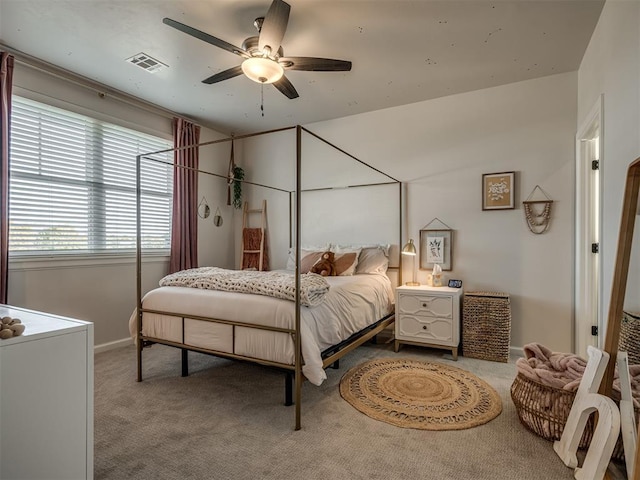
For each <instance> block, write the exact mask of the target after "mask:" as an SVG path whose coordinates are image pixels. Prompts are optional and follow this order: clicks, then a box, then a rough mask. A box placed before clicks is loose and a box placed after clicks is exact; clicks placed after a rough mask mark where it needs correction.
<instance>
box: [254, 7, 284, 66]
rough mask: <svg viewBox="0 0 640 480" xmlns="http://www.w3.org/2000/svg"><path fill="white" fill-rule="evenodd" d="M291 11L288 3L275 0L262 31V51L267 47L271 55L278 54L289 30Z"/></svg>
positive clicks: (259, 41)
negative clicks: (285, 33)
mask: <svg viewBox="0 0 640 480" xmlns="http://www.w3.org/2000/svg"><path fill="white" fill-rule="evenodd" d="M289 10H291V6H290V5H289V4H288V3H287V2H283V1H282V0H273V2H272V3H271V6H270V7H269V11H268V12H267V15H266V16H265V17H264V22H263V23H262V28H261V30H260V37H259V39H258V48H259V49H260V50H262V51H264V49H265V47H269V49H270V51H271V54H275V53H277V52H278V49H279V48H280V44H281V43H282V39H283V38H284V32H285V31H286V30H287V23H288V22H289Z"/></svg>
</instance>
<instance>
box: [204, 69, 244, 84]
mask: <svg viewBox="0 0 640 480" xmlns="http://www.w3.org/2000/svg"><path fill="white" fill-rule="evenodd" d="M240 74H242V66H241V65H238V66H237V67H232V68H229V69H228V70H225V71H224V72H219V73H216V74H215V75H211V76H210V77H209V78H205V79H204V80H202V83H207V84H209V85H211V84H212V83H218V82H221V81H223V80H229V79H230V78H233V77H237V76H238V75H240Z"/></svg>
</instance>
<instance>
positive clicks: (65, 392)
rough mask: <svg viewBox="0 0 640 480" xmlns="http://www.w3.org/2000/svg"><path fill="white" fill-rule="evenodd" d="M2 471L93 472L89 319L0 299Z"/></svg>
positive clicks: (28, 474) (62, 475) (70, 475)
mask: <svg viewBox="0 0 640 480" xmlns="http://www.w3.org/2000/svg"><path fill="white" fill-rule="evenodd" d="M6 316H10V317H13V318H19V319H20V320H21V321H22V323H23V324H24V325H25V326H26V329H25V331H24V333H23V334H22V335H21V336H19V337H13V338H9V339H6V340H0V479H2V480H8V479H11V480H13V479H30V480H35V479H47V480H53V479H65V480H75V479H92V478H93V324H92V323H89V322H83V321H80V320H74V319H71V318H65V317H60V316H56V315H51V314H48V313H42V312H35V311H32V310H25V309H22V308H16V307H9V306H6V305H0V317H6Z"/></svg>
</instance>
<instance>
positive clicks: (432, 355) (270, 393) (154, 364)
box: [95, 344, 573, 480]
mask: <svg viewBox="0 0 640 480" xmlns="http://www.w3.org/2000/svg"><path fill="white" fill-rule="evenodd" d="M395 355H398V356H402V357H409V358H414V359H417V360H425V361H434V362H438V363H443V364H447V365H451V366H454V367H458V368H462V369H464V370H467V371H469V372H471V373H473V374H474V375H477V376H478V377H479V378H481V379H483V380H484V381H486V382H488V383H489V384H490V385H491V386H492V387H493V388H495V389H496V391H497V392H498V393H499V395H500V397H501V400H502V404H503V412H502V413H501V414H500V415H499V416H498V417H497V418H495V419H494V420H492V421H490V422H489V423H487V424H485V425H481V426H479V427H476V428H471V429H467V430H457V431H442V432H435V431H428V430H413V429H404V428H398V427H395V426H393V425H388V424H386V423H383V422H379V421H376V420H374V419H371V418H369V417H367V416H365V415H362V414H361V413H360V412H358V411H356V410H355V409H354V408H353V407H351V405H349V404H348V403H347V402H345V401H344V400H343V399H342V398H341V396H340V393H339V391H338V387H339V382H340V378H341V377H342V376H343V374H344V372H346V371H348V370H349V369H351V368H352V367H354V366H356V365H358V364H361V363H363V362H365V361H368V360H372V359H374V358H381V357H393V356H395ZM191 358H192V362H191V376H189V377H187V378H182V377H180V352H179V351H178V350H176V349H172V348H169V347H163V346H159V345H155V346H153V347H152V348H150V349H148V350H146V351H145V353H144V359H145V363H144V381H143V382H142V383H137V382H136V381H135V376H136V362H135V349H134V348H133V347H125V348H120V349H117V350H112V351H109V352H104V353H100V354H98V355H96V361H95V478H96V479H102V480H106V479H109V480H122V479H128V478H131V479H141V480H163V479H180V480H183V479H215V480H245V479H246V480H256V479H281V480H287V479H296V480H297V479H304V480H315V479H318V480H320V479H322V480H327V479H350V480H357V479H380V480H390V479H433V480H466V479H469V480H471V479H473V480H501V479H504V480H528V479H531V480H541V479H544V480H563V479H566V480H570V479H572V478H573V474H572V471H571V470H570V469H568V468H566V467H565V466H564V465H563V464H562V462H561V461H560V459H559V458H558V457H557V456H556V455H555V453H554V452H553V449H552V445H551V443H550V442H547V441H546V440H543V439H541V438H539V437H537V436H535V435H533V434H532V433H530V432H529V431H527V430H526V429H525V428H524V427H523V426H522V425H521V424H520V422H519V421H518V417H517V415H516V412H515V409H514V407H513V404H512V402H511V399H510V396H509V387H510V385H511V382H512V381H513V378H514V377H515V372H516V370H515V365H514V364H513V363H509V364H504V363H495V362H489V361H485V360H474V359H468V358H464V357H461V358H460V359H459V361H458V362H454V361H452V360H451V356H450V355H449V354H445V353H443V352H442V351H437V350H432V351H430V350H427V349H422V348H419V347H415V348H414V347H403V349H402V351H401V352H400V353H399V354H395V353H394V352H393V349H392V348H391V346H390V345H388V344H384V345H373V344H367V345H364V346H362V347H359V348H358V349H356V350H355V351H353V352H351V353H350V354H349V355H347V356H346V357H345V358H343V359H342V360H341V368H340V369H339V370H332V369H329V370H328V371H327V374H328V377H329V378H328V379H327V380H326V381H325V382H324V383H323V384H322V385H321V386H320V387H316V386H314V385H311V384H309V383H306V384H305V385H304V386H303V392H302V393H303V402H302V430H300V431H297V432H296V431H294V430H293V426H294V411H293V409H292V408H291V407H284V406H283V405H282V403H283V400H284V392H283V390H284V379H283V375H282V374H281V373H280V372H276V371H274V370H272V369H269V368H265V367H260V366H257V365H251V364H245V363H240V362H232V361H228V360H221V359H216V358H214V357H208V356H204V355H198V354H194V355H191Z"/></svg>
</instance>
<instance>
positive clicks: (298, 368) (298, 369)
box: [295, 125, 302, 430]
mask: <svg viewBox="0 0 640 480" xmlns="http://www.w3.org/2000/svg"><path fill="white" fill-rule="evenodd" d="M301 165H302V128H301V127H300V125H297V126H296V238H295V242H296V338H295V341H296V345H295V346H296V352H295V355H296V359H295V381H296V396H295V408H296V430H300V416H301V405H300V403H301V392H302V344H301V339H300V205H301V199H300V190H301V188H300V187H301Z"/></svg>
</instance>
